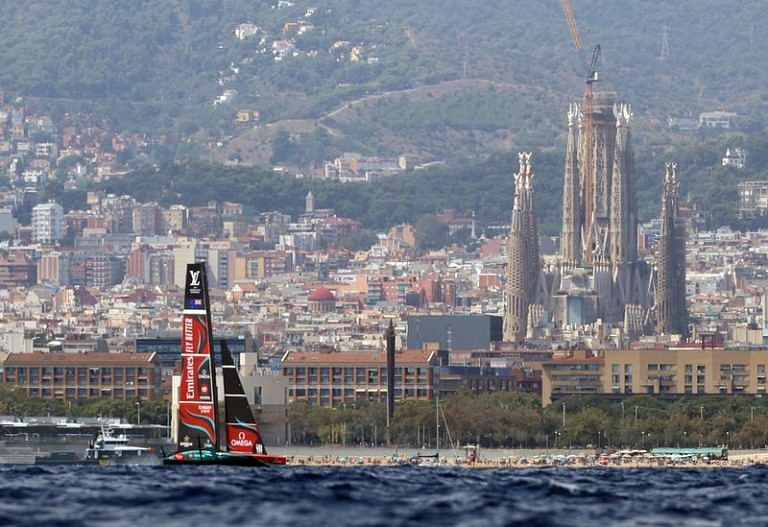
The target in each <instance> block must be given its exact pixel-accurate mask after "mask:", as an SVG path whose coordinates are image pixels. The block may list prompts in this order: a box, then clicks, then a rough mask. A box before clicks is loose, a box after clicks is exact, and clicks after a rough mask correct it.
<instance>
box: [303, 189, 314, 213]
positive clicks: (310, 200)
mask: <svg viewBox="0 0 768 527" xmlns="http://www.w3.org/2000/svg"><path fill="white" fill-rule="evenodd" d="M304 212H315V197H314V196H313V195H312V191H311V190H310V191H309V192H307V197H306V198H305V199H304Z"/></svg>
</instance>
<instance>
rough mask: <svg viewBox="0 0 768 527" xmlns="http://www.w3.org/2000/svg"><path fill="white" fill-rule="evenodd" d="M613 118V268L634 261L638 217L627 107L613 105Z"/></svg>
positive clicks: (611, 225)
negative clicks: (614, 137)
mask: <svg viewBox="0 0 768 527" xmlns="http://www.w3.org/2000/svg"><path fill="white" fill-rule="evenodd" d="M613 113H614V115H615V117H616V146H615V147H614V154H613V174H612V177H611V214H610V228H609V232H610V240H609V244H608V245H609V247H610V254H611V263H612V264H613V265H614V267H615V266H618V265H620V264H624V263H633V262H634V261H635V260H636V259H637V234H636V233H637V215H636V211H635V208H636V203H635V200H634V199H633V198H634V188H633V183H634V182H633V174H632V169H633V165H634V163H633V159H632V144H631V136H630V130H629V121H630V119H631V118H632V112H631V110H630V108H629V106H628V105H626V104H621V105H618V104H616V105H614V106H613Z"/></svg>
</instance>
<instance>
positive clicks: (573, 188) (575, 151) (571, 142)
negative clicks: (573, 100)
mask: <svg viewBox="0 0 768 527" xmlns="http://www.w3.org/2000/svg"><path fill="white" fill-rule="evenodd" d="M577 122H579V123H580V122H581V120H580V119H579V107H578V106H577V105H576V104H571V105H570V107H569V108H568V141H567V145H566V150H565V177H564V178H563V228H562V231H561V232H560V256H561V257H562V259H563V260H564V261H566V262H575V263H578V262H580V261H581V226H582V221H581V197H580V196H581V183H580V181H579V144H578V143H579V137H578V135H577V132H576V130H575V128H576V126H577Z"/></svg>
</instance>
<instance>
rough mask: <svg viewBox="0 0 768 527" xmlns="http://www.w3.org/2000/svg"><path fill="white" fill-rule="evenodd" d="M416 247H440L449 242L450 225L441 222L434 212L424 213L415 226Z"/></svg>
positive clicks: (425, 248) (419, 248) (420, 249)
mask: <svg viewBox="0 0 768 527" xmlns="http://www.w3.org/2000/svg"><path fill="white" fill-rule="evenodd" d="M414 228H415V230H416V248H417V249H418V250H419V251H429V250H433V249H440V248H441V247H444V246H445V244H446V243H447V242H448V226H447V225H445V224H444V223H440V221H439V220H438V219H437V216H435V215H434V214H424V215H423V216H421V217H420V218H419V219H418V220H417V221H416V225H415V226H414Z"/></svg>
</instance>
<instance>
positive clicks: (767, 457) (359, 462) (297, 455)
mask: <svg viewBox="0 0 768 527" xmlns="http://www.w3.org/2000/svg"><path fill="white" fill-rule="evenodd" d="M273 451H274V452H275V453H280V454H284V455H286V456H287V457H288V463H289V464H290V465H309V466H398V465H417V466H460V467H467V468H530V467H545V466H562V467H569V468H583V467H598V466H602V467H607V468H651V467H743V466H751V465H755V464H764V463H768V450H765V449H761V450H733V451H730V452H729V453H728V459H725V460H715V459H707V458H700V459H693V458H690V459H684V460H682V459H679V458H674V457H671V456H666V457H663V456H652V455H650V454H649V453H646V454H638V455H633V456H628V455H623V456H622V455H618V454H616V453H615V452H611V451H603V452H601V453H598V452H596V451H595V450H594V449H548V450H545V449H480V451H479V452H477V454H476V455H475V459H474V460H473V459H472V457H471V455H469V456H468V454H467V452H466V451H465V450H464V449H461V450H458V449H457V450H452V449H441V450H440V452H439V457H438V458H437V459H435V458H434V457H433V456H434V454H435V452H436V451H435V449H415V448H386V447H379V448H373V447H342V446H322V447H286V448H281V449H277V448H275V449H271V450H270V452H273Z"/></svg>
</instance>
